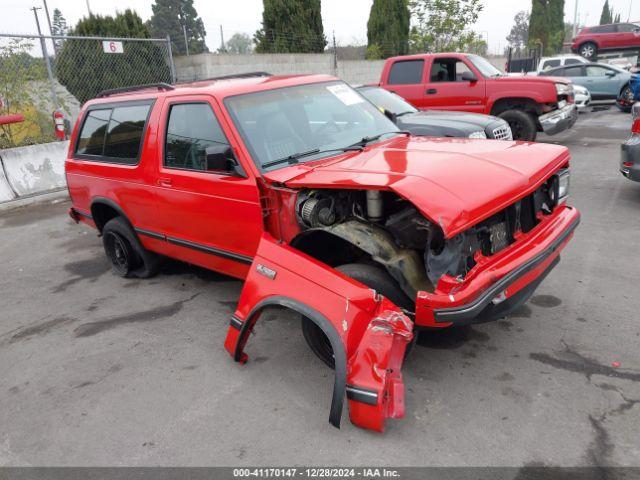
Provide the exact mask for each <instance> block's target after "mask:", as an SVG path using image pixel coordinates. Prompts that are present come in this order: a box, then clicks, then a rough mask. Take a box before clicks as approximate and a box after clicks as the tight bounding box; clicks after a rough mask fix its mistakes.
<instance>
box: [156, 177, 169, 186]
mask: <svg viewBox="0 0 640 480" xmlns="http://www.w3.org/2000/svg"><path fill="white" fill-rule="evenodd" d="M158 185H160V186H161V187H170V186H171V179H170V178H159V179H158Z"/></svg>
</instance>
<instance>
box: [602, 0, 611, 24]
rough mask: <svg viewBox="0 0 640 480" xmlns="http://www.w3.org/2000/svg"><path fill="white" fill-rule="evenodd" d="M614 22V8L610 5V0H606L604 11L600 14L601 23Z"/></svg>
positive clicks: (603, 6)
mask: <svg viewBox="0 0 640 480" xmlns="http://www.w3.org/2000/svg"><path fill="white" fill-rule="evenodd" d="M609 23H613V10H612V9H611V8H610V7H609V0H604V5H602V13H601V14H600V25H606V24H609Z"/></svg>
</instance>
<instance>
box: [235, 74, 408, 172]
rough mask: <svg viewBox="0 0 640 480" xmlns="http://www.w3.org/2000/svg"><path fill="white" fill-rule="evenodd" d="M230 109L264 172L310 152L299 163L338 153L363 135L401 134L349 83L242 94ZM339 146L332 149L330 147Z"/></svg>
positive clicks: (252, 154) (318, 84) (236, 124)
mask: <svg viewBox="0 0 640 480" xmlns="http://www.w3.org/2000/svg"><path fill="white" fill-rule="evenodd" d="M225 105H226V107H227V110H228V111H229V113H230V114H231V117H232V119H233V122H234V124H235V126H236V128H237V129H238V131H239V132H240V135H241V136H242V139H243V140H244V142H245V144H246V146H247V148H248V149H249V151H250V152H251V156H252V157H253V160H254V162H256V165H257V166H258V168H260V170H263V171H264V170H272V169H276V168H282V167H284V166H286V162H282V163H278V164H275V165H271V166H269V167H267V168H266V169H265V168H263V166H264V165H267V164H270V163H271V164H273V163H274V162H276V161H277V160H280V159H285V158H287V157H290V156H295V155H296V154H300V153H304V152H311V151H312V150H318V152H317V153H316V154H305V155H304V158H300V160H299V161H301V162H302V161H305V162H308V161H311V160H317V159H319V158H323V157H326V156H328V155H334V154H335V153H336V152H335V150H336V149H342V148H347V147H349V146H350V145H353V144H355V143H358V142H360V141H362V139H363V138H364V137H375V136H377V135H384V134H387V133H389V134H391V135H392V134H394V133H396V132H399V130H398V127H396V126H395V124H394V123H393V122H391V120H389V119H388V118H387V117H385V116H384V115H383V114H382V113H381V112H380V110H378V109H377V108H376V107H375V106H373V105H372V104H371V103H369V102H368V101H366V100H365V99H364V98H363V97H362V96H361V95H360V94H359V93H358V92H356V91H355V90H353V89H352V88H351V87H349V86H348V85H347V84H346V83H344V82H340V81H335V82H325V83H314V84H309V85H300V86H296V87H287V88H280V89H276V90H267V91H264V92H256V93H249V94H245V95H237V96H235V97H230V98H227V99H226V100H225ZM332 149H333V150H334V151H332V152H328V150H332Z"/></svg>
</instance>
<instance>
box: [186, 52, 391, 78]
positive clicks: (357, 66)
mask: <svg viewBox="0 0 640 480" xmlns="http://www.w3.org/2000/svg"><path fill="white" fill-rule="evenodd" d="M383 64H384V61H371V62H370V61H367V60H345V61H339V62H338V69H337V71H336V69H335V67H334V60H333V55H331V54H326V53H315V54H301V53H300V54H298V53H296V54H293V53H292V54H282V53H281V54H259V55H257V54H256V55H224V54H223V55H218V54H213V53H203V54H200V55H191V56H189V57H187V56H183V57H176V58H175V65H176V74H177V76H178V81H190V80H198V79H203V78H210V77H218V76H221V75H230V74H235V73H246V72H269V73H273V74H274V75H289V74H295V73H324V74H327V75H337V76H339V77H340V78H342V79H343V80H345V81H346V82H349V83H372V82H377V81H378V79H379V78H380V72H381V71H382V65H383Z"/></svg>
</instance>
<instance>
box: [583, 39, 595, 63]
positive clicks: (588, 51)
mask: <svg viewBox="0 0 640 480" xmlns="http://www.w3.org/2000/svg"><path fill="white" fill-rule="evenodd" d="M578 53H579V54H580V56H581V57H584V58H586V59H587V60H590V61H592V62H593V61H595V59H596V57H597V56H598V46H597V45H596V44H595V43H593V42H585V43H583V44H582V45H580V46H579V47H578Z"/></svg>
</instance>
